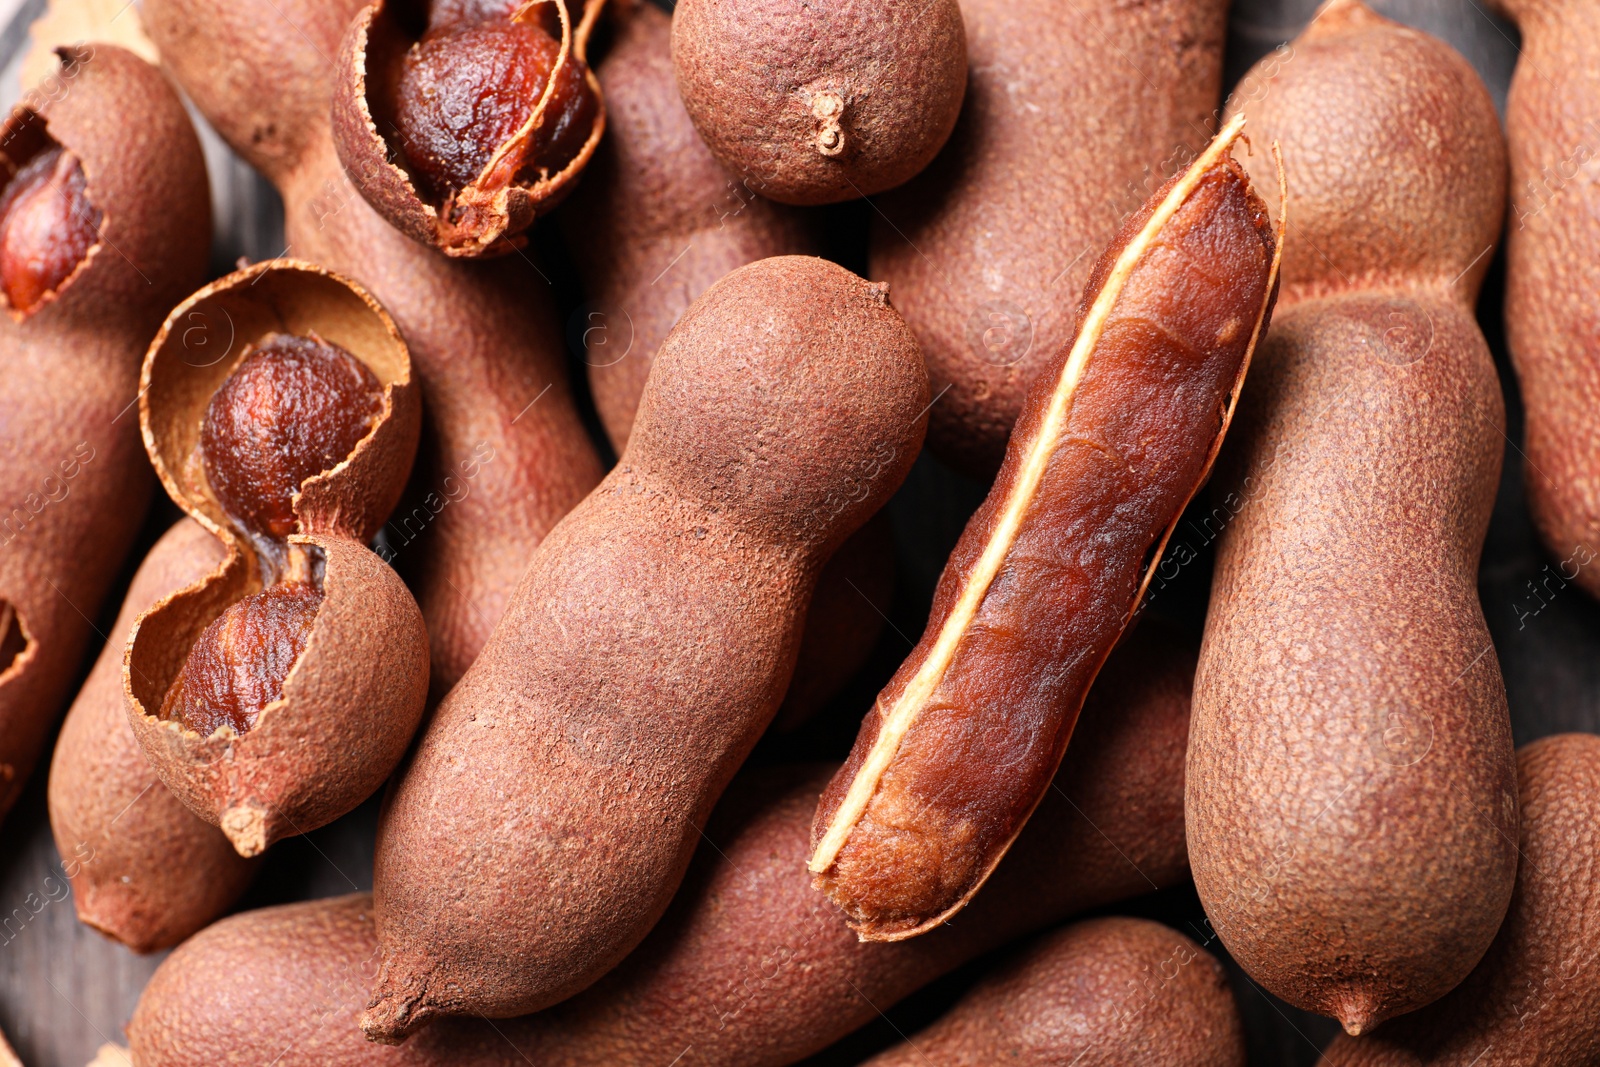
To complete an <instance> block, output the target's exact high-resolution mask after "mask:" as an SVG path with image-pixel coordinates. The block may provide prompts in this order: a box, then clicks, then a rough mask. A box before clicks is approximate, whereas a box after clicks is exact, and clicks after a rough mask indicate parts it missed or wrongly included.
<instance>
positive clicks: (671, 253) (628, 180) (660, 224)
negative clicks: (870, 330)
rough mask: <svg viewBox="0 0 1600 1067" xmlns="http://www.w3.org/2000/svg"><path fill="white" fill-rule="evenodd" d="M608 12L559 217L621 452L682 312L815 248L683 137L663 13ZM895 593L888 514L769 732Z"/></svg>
mask: <svg viewBox="0 0 1600 1067" xmlns="http://www.w3.org/2000/svg"><path fill="white" fill-rule="evenodd" d="M610 14H611V22H612V24H613V26H614V29H615V32H614V33H613V36H612V41H611V45H610V47H609V48H608V49H607V51H606V55H605V58H604V59H603V60H602V61H601V62H600V64H599V66H598V67H597V68H596V69H597V73H598V74H599V77H600V85H601V87H602V89H603V90H604V91H605V97H606V108H607V113H608V115H609V122H608V126H607V135H606V139H605V141H604V142H602V144H601V145H600V148H599V150H598V151H597V152H596V154H595V158H594V160H593V162H591V163H590V165H589V169H588V172H587V174H586V176H585V178H584V180H583V183H582V184H581V185H580V186H579V187H578V190H577V192H576V193H575V194H574V195H573V198H572V200H571V202H570V203H568V204H566V205H565V206H564V207H563V209H562V211H561V212H560V214H559V215H558V216H557V217H558V218H559V219H560V221H561V223H562V224H563V231H564V233H565V234H566V236H567V243H568V245H569V247H570V248H571V250H572V254H573V258H574V259H575V260H576V261H577V263H578V267H579V270H580V272H581V273H582V276H583V282H584V285H585V287H586V288H587V290H588V293H589V303H588V304H587V305H586V306H587V308H588V311H587V313H586V317H585V319H584V321H583V323H582V327H583V343H584V348H585V352H586V355H585V361H586V363H587V364H588V372H589V388H590V391H591V392H592V393H593V394H594V400H595V408H596V409H597V410H598V411H599V413H600V421H601V422H602V423H604V425H605V428H606V434H607V435H608V436H609V437H610V438H611V445H612V447H613V448H615V449H616V451H617V453H618V454H619V455H620V454H621V452H622V450H623V448H624V447H626V445H627V443H628V434H629V433H630V431H631V430H632V429H633V418H634V413H635V412H636V411H637V409H638V406H639V396H640V394H641V393H643V391H644V383H645V378H646V377H647V376H648V375H649V373H650V365H651V364H652V363H653V362H654V361H655V355H656V352H657V350H658V349H660V347H661V342H662V341H664V340H665V339H666V336H667V332H668V331H669V330H671V329H672V327H673V324H674V323H676V322H677V321H678V319H679V318H680V317H681V316H682V315H683V312H684V310H685V309H686V308H688V306H689V305H690V304H691V303H693V302H694V301H695V300H696V299H698V298H699V296H700V294H701V293H703V292H705V291H706V289H708V288H710V286H711V284H712V283H713V282H715V281H717V280H718V279H719V278H721V277H722V276H723V275H725V274H727V273H728V272H729V271H731V270H733V269H735V268H737V267H742V266H744V265H745V264H746V263H753V262H755V261H756V260H758V259H764V258H766V257H767V256H779V255H788V254H791V253H793V254H799V253H808V252H811V251H813V250H814V248H815V243H816V242H815V241H814V240H813V239H812V235H811V233H810V231H809V229H808V227H807V226H806V224H805V221H804V220H803V218H802V216H801V215H800V213H799V212H797V211H795V210H794V209H792V208H786V207H782V206H780V205H778V204H775V203H773V202H772V201H770V200H767V199H765V198H763V197H760V196H757V195H756V193H755V192H753V191H752V189H753V188H755V186H754V185H753V184H751V183H749V181H748V180H746V181H745V182H744V183H741V182H739V181H737V180H735V179H734V178H733V177H731V176H730V175H729V174H728V172H727V171H725V170H723V169H722V166H721V165H720V164H719V163H718V162H717V161H716V158H715V157H713V156H712V155H711V153H710V151H709V150H707V148H706V146H705V142H703V141H701V140H700V135H699V134H697V133H695V130H694V124H693V123H691V122H690V121H689V113H688V112H687V111H685V110H684V109H683V102H682V101H681V100H680V99H679V97H678V88H677V83H676V81H675V80H674V78H673V73H672V54H671V41H670V38H671V19H670V17H669V16H668V15H667V13H666V12H664V11H662V10H661V9H660V8H658V7H655V6H654V5H653V4H650V3H648V2H645V0H623V2H621V3H613V4H612V6H611V8H610ZM852 584H853V585H854V588H852ZM893 593H894V543H893V539H892V538H891V537H890V536H889V529H888V520H887V518H884V519H882V520H878V519H875V520H874V521H873V522H871V523H869V524H868V525H867V526H865V527H863V528H862V529H861V531H860V532H859V533H857V534H856V535H855V536H853V537H852V538H851V539H850V540H849V541H847V542H845V544H844V545H843V547H841V548H840V549H839V551H838V552H837V553H835V555H834V557H833V559H831V560H829V561H828V565H827V567H826V568H824V569H823V572H822V576H821V577H820V578H818V580H817V595H816V596H815V597H814V598H813V599H812V604H811V610H810V611H809V612H808V614H807V616H806V630H805V634H804V636H803V637H802V639H801V642H800V655H799V659H798V661H797V662H796V664H795V674H794V681H793V683H792V684H791V686H790V691H789V695H788V696H787V697H786V698H785V700H784V707H783V710H782V711H780V712H779V715H778V719H777V721H778V724H779V726H780V727H786V728H793V727H796V726H798V725H799V724H800V723H802V722H804V721H805V720H806V719H808V718H809V717H810V716H811V715H812V714H814V713H815V712H816V711H817V710H818V709H819V708H821V707H822V706H823V705H824V704H826V703H827V702H828V701H829V700H830V699H832V698H833V696H834V695H836V694H837V693H838V692H839V690H840V689H841V688H842V687H843V686H844V684H845V683H846V682H848V681H849V680H850V678H851V677H852V676H853V675H854V674H855V673H856V671H858V670H860V669H861V667H862V665H863V664H864V663H865V662H866V659H867V657H868V656H869V655H870V654H871V652H872V648H873V646H874V645H875V644H876V643H877V640H878V635H879V633H880V632H881V631H882V629H883V615H882V614H881V612H884V611H887V610H888V609H889V602H890V600H891V599H892V597H893ZM863 598H865V602H863Z"/></svg>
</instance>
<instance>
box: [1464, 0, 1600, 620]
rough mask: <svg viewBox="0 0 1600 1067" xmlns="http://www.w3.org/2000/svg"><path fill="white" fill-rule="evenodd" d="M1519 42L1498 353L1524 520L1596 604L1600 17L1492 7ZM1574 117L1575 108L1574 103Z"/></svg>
mask: <svg viewBox="0 0 1600 1067" xmlns="http://www.w3.org/2000/svg"><path fill="white" fill-rule="evenodd" d="M1489 6H1490V7H1495V8H1499V9H1500V10H1501V11H1502V12H1503V13H1504V14H1505V15H1507V16H1508V17H1509V18H1511V19H1513V20H1514V21H1515V22H1516V24H1517V28H1518V29H1519V30H1521V31H1522V53H1521V56H1520V58H1519V59H1518V60H1517V68H1516V71H1515V72H1514V73H1513V74H1512V77H1511V91H1510V95H1509V96H1508V97H1507V99H1506V136H1507V138H1508V140H1509V145H1510V154H1511V216H1512V217H1511V219H1510V225H1509V226H1508V227H1507V229H1506V303H1505V325H1506V340H1507V341H1508V342H1509V344H1510V347H1511V362H1512V364H1513V365H1514V366H1515V367H1516V370H1517V381H1518V383H1519V385H1520V386H1521V388H1522V402H1523V409H1524V411H1525V413H1526V422H1525V426H1526V431H1525V433H1524V437H1523V442H1522V448H1523V453H1524V457H1525V467H1526V475H1525V477H1524V479H1523V481H1524V487H1525V490H1526V492H1527V496H1528V509H1529V510H1530V511H1531V512H1532V513H1533V522H1534V525H1535V526H1536V527H1537V528H1538V530H1539V535H1540V537H1541V538H1542V539H1543V541H1544V545H1545V548H1546V549H1548V550H1549V551H1550V552H1551V554H1553V555H1554V556H1555V557H1556V558H1557V559H1558V560H1560V561H1561V568H1560V569H1561V576H1562V577H1563V578H1565V579H1566V580H1568V581H1574V582H1576V583H1577V584H1578V585H1580V586H1581V587H1583V588H1584V589H1586V590H1588V591H1589V593H1590V595H1592V596H1600V568H1596V567H1593V566H1591V565H1590V564H1592V563H1593V562H1594V561H1595V558H1596V556H1597V554H1600V423H1597V421H1596V419H1595V416H1594V397H1595V394H1596V391H1597V390H1600V331H1596V329H1595V318H1594V298H1595V297H1594V295H1595V293H1596V291H1600V183H1597V182H1596V180H1595V177H1594V173H1595V172H1594V166H1595V164H1594V159H1595V154H1596V151H1597V149H1600V125H1596V120H1595V115H1594V108H1593V107H1592V106H1590V105H1591V103H1592V101H1594V100H1595V99H1596V98H1597V97H1600V9H1597V8H1596V7H1595V5H1594V4H1591V3H1584V2H1583V0H1491V2H1490V5H1489ZM1580 102H1581V106H1574V105H1575V104H1576V103H1580Z"/></svg>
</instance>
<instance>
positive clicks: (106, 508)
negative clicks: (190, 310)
mask: <svg viewBox="0 0 1600 1067" xmlns="http://www.w3.org/2000/svg"><path fill="white" fill-rule="evenodd" d="M46 90H48V92H47V91H46ZM0 156H3V157H4V160H3V162H4V166H3V167H0V174H3V175H4V184H3V189H0V293H3V295H4V302H5V308H6V312H7V313H6V314H4V315H0V427H3V428H4V429H3V432H0V815H3V814H4V813H5V812H6V811H7V810H8V809H9V808H10V807H11V804H12V803H13V802H14V801H15V800H16V797H17V794H18V793H19V792H20V791H21V789H22V786H23V784H24V782H26V781H27V778H28V775H29V774H30V773H31V772H32V769H33V765H34V761H35V760H37V759H38V756H39V753H40V750H41V749H42V748H43V746H44V744H45V741H46V740H47V738H48V736H49V734H50V731H51V729H52V727H53V725H54V723H55V721H56V716H57V715H58V714H59V713H60V711H61V709H62V707H63V706H64V705H65V704H66V702H67V700H68V699H69V698H70V696H71V695H72V686H73V685H74V683H75V682H76V680H77V678H78V671H79V668H80V665H81V663H82V660H83V655H84V651H85V649H86V647H87V645H88V641H89V637H90V634H91V631H92V629H93V623H92V621H91V620H93V619H94V618H95V616H96V614H97V613H98V612H99V610H100V606H101V601H102V600H104V599H105V596H106V594H107V593H108V592H109V591H110V588H111V585H112V583H113V582H114V581H115V579H116V576H117V572H118V570H119V569H120V568H121V566H122V562H123V557H124V556H125V555H126V554H127V552H128V550H129V549H130V548H131V547H132V545H133V542H134V538H135V536H136V535H137V533H138V531H139V527H140V524H141V522H142V521H143V518H144V513H145V508H146V507H147V506H148V503H149V499H150V475H149V465H148V464H147V463H146V462H145V458H144V452H143V449H142V448H141V447H140V445H139V428H138V421H137V419H136V417H135V416H134V413H133V403H134V400H135V398H136V397H137V395H138V390H139V357H140V354H141V353H142V352H143V351H144V347H145V345H146V344H148V343H149V341H150V337H151V335H152V334H154V333H155V331H156V328H157V327H158V326H160V324H161V318H162V316H163V315H165V314H166V313H167V311H168V309H170V308H171V307H172V305H173V303H175V302H176V301H177V300H179V299H180V298H181V297H182V296H183V294H184V293H186V292H188V291H189V290H190V289H192V288H193V287H194V286H196V285H198V284H199V283H200V282H201V280H202V279H204V277H205V269H206V256H207V253H208V246H209V244H210V239H211V206H210V205H211V201H210V196H209V193H208V191H207V188H206V170H205V161H204V159H203V158H202V157H201V154H200V143H199V141H198V140H197V139H196V137H195V133H194V128H193V127H192V126H191V125H190V123H189V118H188V116H187V115H186V114H185V113H184V110H183V105H182V103H181V102H180V101H179V99H178V95H177V93H175V92H173V90H172V87H171V86H170V85H169V84H168V83H167V81H166V80H165V79H164V78H162V77H161V74H160V72H159V71H157V70H156V69H155V68H154V67H152V66H150V65H149V64H148V63H145V62H144V61H143V60H141V59H138V58H137V57H135V56H133V55H132V54H130V53H128V52H125V51H123V50H122V49H120V48H114V47H111V46H108V45H96V46H87V45H86V46H83V47H81V48H75V49H67V50H64V51H63V52H62V53H61V66H60V69H59V71H58V72H57V73H56V75H55V76H54V78H53V80H51V81H50V82H48V83H47V85H46V86H45V87H44V88H43V89H41V90H38V91H36V92H32V93H30V94H28V96H26V97H25V98H24V100H23V102H22V103H21V104H20V105H19V106H18V107H17V108H15V109H14V110H13V111H12V112H11V113H10V115H9V116H8V117H7V118H6V120H5V128H4V133H3V134H0Z"/></svg>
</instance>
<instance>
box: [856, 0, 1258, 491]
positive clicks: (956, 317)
mask: <svg viewBox="0 0 1600 1067" xmlns="http://www.w3.org/2000/svg"><path fill="white" fill-rule="evenodd" d="M1227 8H1228V5H1227V3H1226V0H1154V2H1147V3H1140V4H1088V5H1084V4H1078V5H1070V6H1069V5H1063V4H1060V3H1056V2H1055V0H963V2H962V4H961V15H962V18H963V19H964V21H965V24H966V31H967V55H968V70H969V73H968V84H967V95H966V103H965V104H964V105H963V108H962V114H961V120H960V121H959V122H958V123H957V125H956V129H955V132H954V133H953V134H952V135H951V137H950V143H949V144H948V145H947V146H946V147H945V150H944V151H943V152H941V153H940V155H939V157H938V158H937V159H935V160H934V162H933V164H932V165H931V166H929V167H928V169H927V170H926V171H924V172H923V173H922V174H920V175H918V176H917V177H916V178H915V179H914V180H913V181H911V182H910V183H908V184H907V185H906V186H905V187H904V188H903V189H899V190H896V191H895V192H893V193H891V194H889V195H887V196H885V197H883V198H882V199H881V200H880V201H878V202H877V206H878V207H879V209H880V210H881V214H877V213H875V214H874V217H873V224H872V245H871V270H870V271H869V273H870V274H871V276H872V277H873V278H876V279H882V280H884V281H887V282H888V283H889V284H890V285H891V286H892V288H893V291H894V294H895V303H896V305H897V306H899V307H900V308H901V309H902V313H903V314H904V315H905V317H906V321H907V322H909V323H910V324H911V328H912V330H914V331H915V332H916V335H917V339H918V340H919V341H921V343H922V348H923V354H924V355H925V356H927V359H928V375H929V377H930V378H931V379H932V387H933V393H934V395H935V396H937V397H939V400H938V402H937V403H935V404H934V406H933V410H932V411H930V412H929V415H928V419H929V422H928V445H929V447H930V448H931V449H932V450H933V452H934V453H935V454H936V455H938V456H939V458H941V459H943V460H945V461H946V462H948V463H950V464H951V465H953V466H955V467H956V468H957V469H959V470H961V471H963V472H964V473H967V474H970V475H973V476H974V477H979V478H982V479H985V480H987V479H989V478H991V477H993V475H994V472H995V471H996V470H997V469H998V468H999V466H1000V461H1001V460H1002V458H1004V456H1005V451H1006V439H1007V436H1008V435H1009V434H1010V433H1011V426H1012V424H1013V423H1014V422H1016V420H1017V417H1018V415H1020V414H1021V412H1022V408H1023V399H1024V397H1025V396H1026V394H1027V391H1028V387H1029V386H1030V385H1032V384H1033V381H1034V379H1035V378H1037V377H1038V376H1039V375H1040V374H1041V373H1042V372H1043V371H1044V369H1045V366H1046V365H1047V364H1048V363H1049V362H1050V360H1051V359H1052V358H1054V357H1055V355H1056V353H1057V352H1059V351H1060V350H1061V349H1063V348H1065V347H1066V346H1068V345H1069V344H1071V343H1072V336H1073V333H1074V331H1075V330H1076V325H1077V324H1076V321H1075V317H1074V314H1073V313H1074V311H1075V309H1076V308H1077V307H1078V302H1079V298H1080V297H1081V296H1082V294H1083V292H1084V289H1085V288H1087V287H1088V285H1089V276H1090V272H1091V269H1092V268H1093V267H1094V263H1095V257H1096V256H1098V255H1099V253H1100V250H1101V249H1103V248H1104V247H1105V246H1106V245H1107V244H1108V243H1109V242H1110V241H1111V239H1112V237H1114V236H1115V235H1116V233H1117V230H1118V229H1119V227H1121V225H1122V224H1123V222H1124V220H1125V219H1126V218H1127V217H1128V216H1129V215H1131V214H1133V213H1134V212H1136V211H1138V210H1139V208H1140V206H1141V205H1143V203H1144V201H1145V199H1146V197H1147V196H1148V195H1149V194H1150V193H1151V192H1153V191H1154V190H1155V189H1156V187H1158V186H1159V185H1160V184H1161V183H1162V182H1163V181H1164V180H1165V179H1167V178H1168V177H1170V176H1171V175H1172V174H1174V173H1177V172H1179V171H1181V170H1183V169H1184V168H1185V167H1186V166H1187V165H1188V163H1189V161H1190V160H1191V159H1193V158H1194V156H1196V155H1198V154H1199V152H1200V151H1201V150H1202V149H1203V148H1204V147H1205V145H1206V142H1207V141H1209V140H1210V139H1211V134H1212V132H1213V131H1214V130H1215V129H1216V124H1215V121H1214V119H1215V112H1216V107H1217V102H1218V100H1219V99H1220V97H1221V94H1222V42H1223V31H1224V28H1225V26H1226V23H1227Z"/></svg>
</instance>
